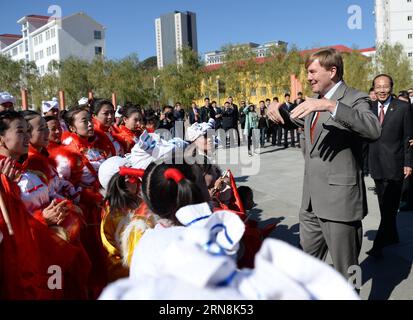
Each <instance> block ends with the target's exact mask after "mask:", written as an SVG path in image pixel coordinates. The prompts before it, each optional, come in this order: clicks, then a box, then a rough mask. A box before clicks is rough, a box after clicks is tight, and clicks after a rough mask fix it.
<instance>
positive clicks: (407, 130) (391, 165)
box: [367, 74, 413, 258]
mask: <svg viewBox="0 0 413 320" xmlns="http://www.w3.org/2000/svg"><path fill="white" fill-rule="evenodd" d="M373 86H374V91H375V93H376V96H377V101H375V102H374V103H373V106H372V111H373V113H374V114H375V115H376V116H377V118H378V119H379V122H380V124H381V127H382V130H381V136H380V139H378V140H377V141H375V142H373V143H371V144H370V146H369V169H370V175H371V177H372V178H373V179H374V182H375V185H376V192H377V197H378V200H379V207H380V216H381V221H380V227H379V230H378V232H377V235H376V238H375V239H374V243H373V248H372V249H371V250H370V251H368V252H367V253H368V254H369V255H371V256H374V257H376V258H379V257H381V255H382V249H383V248H384V247H386V246H388V245H392V244H395V243H398V242H399V236H398V233H397V225H396V215H397V211H398V209H399V204H400V197H401V192H402V186H403V180H404V179H407V178H408V177H409V176H410V175H411V174H412V167H413V159H412V151H411V148H410V146H409V140H410V139H412V138H413V124H412V112H411V107H410V104H409V103H407V102H404V101H401V100H398V99H395V98H393V96H392V92H393V79H392V78H391V76H389V75H387V74H380V75H378V76H376V77H375V78H374V80H373Z"/></svg>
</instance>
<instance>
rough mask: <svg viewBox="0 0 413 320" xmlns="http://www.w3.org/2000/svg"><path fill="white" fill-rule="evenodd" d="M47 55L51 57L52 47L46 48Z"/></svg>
mask: <svg viewBox="0 0 413 320" xmlns="http://www.w3.org/2000/svg"><path fill="white" fill-rule="evenodd" d="M46 53H47V56H48V57H49V56H50V55H51V54H52V47H48V48H47V50H46Z"/></svg>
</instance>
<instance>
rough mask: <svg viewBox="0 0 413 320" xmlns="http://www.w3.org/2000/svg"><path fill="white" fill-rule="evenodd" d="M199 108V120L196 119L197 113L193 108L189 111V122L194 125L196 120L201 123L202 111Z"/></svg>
mask: <svg viewBox="0 0 413 320" xmlns="http://www.w3.org/2000/svg"><path fill="white" fill-rule="evenodd" d="M197 110H198V121H195V114H194V110H193V109H192V108H191V109H190V110H189V112H188V117H189V124H190V125H193V124H194V123H195V122H198V123H201V116H200V111H199V109H198V108H197Z"/></svg>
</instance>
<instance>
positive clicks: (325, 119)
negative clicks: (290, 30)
mask: <svg viewBox="0 0 413 320" xmlns="http://www.w3.org/2000/svg"><path fill="white" fill-rule="evenodd" d="M306 68H307V71H308V82H309V84H310V85H311V89H312V91H313V92H314V93H315V94H317V95H318V96H317V97H316V98H306V101H305V102H303V103H302V104H300V105H299V106H297V107H296V108H295V109H294V110H293V111H292V112H291V113H289V112H288V111H286V110H284V109H282V108H280V104H278V103H274V102H273V103H272V104H271V105H270V108H269V112H268V115H269V117H270V118H271V119H272V120H273V121H275V122H277V123H279V124H281V125H282V126H284V127H286V128H297V127H301V128H304V132H303V141H302V142H303V153H304V157H305V172H304V188H303V199H302V204H301V210H300V218H299V219H300V243H301V246H302V248H303V250H304V251H305V252H307V253H308V254H310V255H312V256H315V257H317V258H319V259H322V260H325V258H326V256H327V252H328V251H330V255H331V258H332V260H333V264H334V267H335V268H336V270H337V271H339V272H340V273H341V274H342V275H343V276H344V277H346V278H349V277H350V276H351V274H349V272H350V270H349V268H350V267H351V266H355V265H358V264H359V263H358V256H359V253H360V249H361V242H362V224H361V221H362V219H363V218H364V217H365V216H366V215H367V199H366V187H365V184H364V178H363V174H362V167H363V166H362V163H363V162H362V144H363V141H369V140H370V141H374V140H376V139H378V138H379V137H380V133H381V126H380V123H379V121H378V119H377V117H376V116H375V115H374V114H373V113H372V112H371V111H370V105H369V102H368V96H367V95H366V94H364V93H361V92H359V91H357V90H355V89H352V88H349V87H347V85H346V84H345V83H344V81H343V70H344V66H343V59H342V57H341V55H340V53H338V52H337V51H336V50H334V49H323V50H320V51H318V52H315V53H313V54H312V55H311V56H310V57H308V59H307V61H306Z"/></svg>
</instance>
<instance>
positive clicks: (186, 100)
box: [157, 48, 202, 106]
mask: <svg viewBox="0 0 413 320" xmlns="http://www.w3.org/2000/svg"><path fill="white" fill-rule="evenodd" d="M180 54H181V58H182V65H177V64H170V65H167V66H165V67H164V68H163V69H162V70H160V72H159V80H158V82H157V85H159V86H160V87H161V88H162V89H161V96H160V100H161V101H162V102H163V103H168V102H171V101H169V100H173V101H174V102H176V101H180V102H181V103H182V104H183V105H185V106H189V105H190V104H191V102H192V101H193V100H194V99H196V98H198V97H199V96H200V93H201V74H202V72H201V68H202V63H201V61H200V58H199V56H198V55H197V53H196V52H194V51H193V50H191V49H190V48H183V49H182V50H181V53H180Z"/></svg>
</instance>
